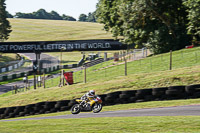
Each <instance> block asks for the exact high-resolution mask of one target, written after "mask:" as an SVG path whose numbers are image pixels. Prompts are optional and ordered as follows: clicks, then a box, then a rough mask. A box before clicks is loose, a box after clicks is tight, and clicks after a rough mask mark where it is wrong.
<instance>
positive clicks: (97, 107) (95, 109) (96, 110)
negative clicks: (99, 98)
mask: <svg viewBox="0 0 200 133" xmlns="http://www.w3.org/2000/svg"><path fill="white" fill-rule="evenodd" d="M101 110H102V104H95V105H94V106H93V108H92V111H93V113H99V112H100V111H101Z"/></svg>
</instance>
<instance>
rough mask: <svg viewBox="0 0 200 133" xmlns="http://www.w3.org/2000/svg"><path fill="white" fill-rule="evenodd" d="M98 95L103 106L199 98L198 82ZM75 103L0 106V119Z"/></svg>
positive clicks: (56, 108) (64, 106)
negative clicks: (187, 84)
mask: <svg viewBox="0 0 200 133" xmlns="http://www.w3.org/2000/svg"><path fill="white" fill-rule="evenodd" d="M99 96H100V97H101V99H102V100H103V105H105V106H106V105H115V104H125V103H135V102H145V101H159V100H174V99H190V98H200V84H196V85H189V86H170V87H161V88H151V89H141V90H127V91H116V92H112V93H108V94H102V95H99ZM75 103H76V102H75V100H61V101H51V102H39V103H36V104H29V105H26V106H17V107H7V108H0V119H7V118H14V117H22V116H29V115H37V114H46V113H53V112H60V111H66V110H69V109H70V108H71V107H72V105H73V104H75Z"/></svg>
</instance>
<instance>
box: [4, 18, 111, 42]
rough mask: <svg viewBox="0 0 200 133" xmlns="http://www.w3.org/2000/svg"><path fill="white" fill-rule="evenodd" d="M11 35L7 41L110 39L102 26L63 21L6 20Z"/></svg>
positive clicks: (109, 35)
mask: <svg viewBox="0 0 200 133" xmlns="http://www.w3.org/2000/svg"><path fill="white" fill-rule="evenodd" d="M8 20H9V21H10V23H11V26H12V30H13V31H12V33H11V34H10V37H9V40H7V41H56V40H86V39H111V38H112V35H111V34H110V33H106V32H105V31H104V30H103V25H102V24H99V23H89V22H72V21H64V20H39V19H8Z"/></svg>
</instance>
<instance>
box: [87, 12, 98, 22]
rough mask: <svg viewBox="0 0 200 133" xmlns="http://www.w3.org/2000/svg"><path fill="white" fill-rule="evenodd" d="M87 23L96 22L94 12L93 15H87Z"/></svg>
mask: <svg viewBox="0 0 200 133" xmlns="http://www.w3.org/2000/svg"><path fill="white" fill-rule="evenodd" d="M87 22H96V17H95V12H93V13H91V12H90V13H88V16H87Z"/></svg>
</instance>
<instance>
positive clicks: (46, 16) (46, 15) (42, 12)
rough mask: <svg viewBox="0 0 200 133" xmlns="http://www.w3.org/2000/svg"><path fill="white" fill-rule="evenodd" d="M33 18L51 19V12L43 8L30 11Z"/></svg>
mask: <svg viewBox="0 0 200 133" xmlns="http://www.w3.org/2000/svg"><path fill="white" fill-rule="evenodd" d="M32 14H33V16H34V18H35V19H51V14H50V13H48V12H46V10H44V9H39V10H38V11H37V12H33V13H32Z"/></svg>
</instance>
